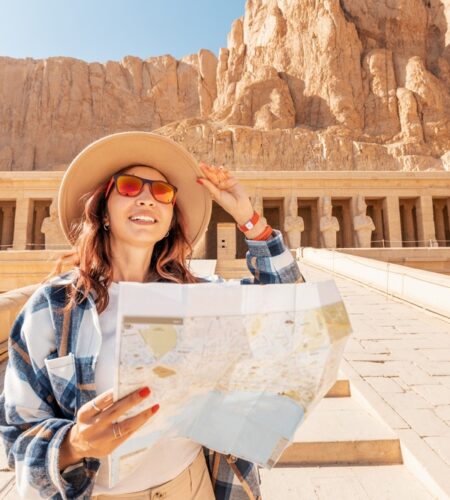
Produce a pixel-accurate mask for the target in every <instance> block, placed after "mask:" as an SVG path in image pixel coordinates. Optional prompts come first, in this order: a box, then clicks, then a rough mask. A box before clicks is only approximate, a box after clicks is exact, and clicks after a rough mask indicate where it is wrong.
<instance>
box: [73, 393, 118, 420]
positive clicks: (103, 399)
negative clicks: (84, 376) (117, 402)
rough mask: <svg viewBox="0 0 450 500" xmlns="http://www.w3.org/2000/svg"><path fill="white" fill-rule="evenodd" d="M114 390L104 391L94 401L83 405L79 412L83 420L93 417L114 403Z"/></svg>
mask: <svg viewBox="0 0 450 500" xmlns="http://www.w3.org/2000/svg"><path fill="white" fill-rule="evenodd" d="M113 402H114V401H113V391H112V389H111V390H109V391H105V392H102V393H101V394H99V395H98V396H96V397H95V398H94V399H93V400H92V401H89V403H86V404H85V405H83V406H82V407H81V408H80V410H79V412H78V418H80V417H81V420H83V419H85V420H89V419H91V418H93V417H94V416H95V415H98V413H100V412H101V411H103V410H106V409H107V408H109V407H110V406H111V405H112V404H113Z"/></svg>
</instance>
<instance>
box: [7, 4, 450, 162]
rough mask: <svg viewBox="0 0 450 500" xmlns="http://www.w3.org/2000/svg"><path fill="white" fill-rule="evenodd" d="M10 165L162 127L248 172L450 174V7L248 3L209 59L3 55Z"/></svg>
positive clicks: (61, 158) (65, 155)
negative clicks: (97, 59) (92, 59)
mask: <svg viewBox="0 0 450 500" xmlns="http://www.w3.org/2000/svg"><path fill="white" fill-rule="evenodd" d="M0 127H1V130H2V134H1V136H0V170H11V169H13V170H32V169H44V170H48V169H64V168H65V166H66V164H67V163H68V162H69V161H70V160H71V159H72V158H73V157H74V156H75V155H76V153H77V152H78V151H79V150H80V149H81V148H82V147H83V146H85V145H86V144H88V143H89V142H91V141H92V140H94V139H96V138H98V137H101V136H103V135H106V134H108V133H112V132H117V131H122V130H132V129H136V130H137V129H140V130H149V131H150V130H157V131H158V132H159V133H161V134H164V135H168V136H170V137H173V138H174V139H175V140H177V141H179V142H181V143H182V144H184V145H185V146H186V147H187V148H188V149H189V150H190V151H191V152H193V153H194V154H195V155H196V156H197V157H198V158H199V159H203V160H205V161H209V162H211V163H214V164H224V165H227V166H229V167H231V168H235V169H240V170H246V169H247V170H250V169H251V170H255V169H256V170H258V169H263V170H315V169H320V170H427V169H430V170H442V169H446V170H448V169H449V167H448V165H449V162H448V154H449V153H448V152H449V151H450V0H340V1H339V0H247V3H246V7H245V15H244V16H243V17H242V18H240V19H237V20H236V21H235V22H234V23H233V25H232V26H231V31H230V33H229V36H228V43H227V48H224V49H221V50H220V54H219V57H218V59H217V58H216V57H215V55H214V54H212V53H211V52H209V51H208V50H203V49H202V50H201V51H200V52H199V53H198V54H195V55H190V56H186V57H184V58H183V59H181V60H180V61H177V60H175V59H174V58H173V57H171V56H161V57H155V58H150V59H147V60H145V61H144V60H141V59H139V58H136V57H126V58H124V59H123V60H122V61H121V62H113V61H108V62H107V63H105V64H100V63H91V64H88V63H85V62H83V61H79V60H76V59H70V58H63V57H58V58H50V59H47V60H32V59H25V60H16V59H11V58H0Z"/></svg>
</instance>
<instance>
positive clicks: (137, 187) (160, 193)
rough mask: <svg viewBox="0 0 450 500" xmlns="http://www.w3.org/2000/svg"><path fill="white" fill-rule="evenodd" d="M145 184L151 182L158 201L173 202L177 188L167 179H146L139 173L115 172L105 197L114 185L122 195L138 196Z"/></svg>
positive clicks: (151, 188) (154, 196)
mask: <svg viewBox="0 0 450 500" xmlns="http://www.w3.org/2000/svg"><path fill="white" fill-rule="evenodd" d="M145 184H150V191H151V193H152V195H153V198H155V200H156V201H159V202H160V203H173V204H175V198H176V195H177V188H176V187H175V186H173V185H172V184H169V183H168V182H166V181H160V180H151V179H144V178H142V177H139V176H137V175H131V174H115V175H113V176H112V177H111V179H110V181H109V183H108V186H107V188H106V191H105V199H107V198H108V195H109V193H110V192H111V189H112V187H113V185H115V186H116V190H117V192H118V193H119V194H120V195H122V196H138V195H139V194H140V193H141V191H142V189H143V188H144V186H145Z"/></svg>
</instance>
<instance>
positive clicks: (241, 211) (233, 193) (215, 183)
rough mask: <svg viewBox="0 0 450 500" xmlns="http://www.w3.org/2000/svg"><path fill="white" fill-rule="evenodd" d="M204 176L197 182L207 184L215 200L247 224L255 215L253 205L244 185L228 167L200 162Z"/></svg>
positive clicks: (242, 222)
mask: <svg viewBox="0 0 450 500" xmlns="http://www.w3.org/2000/svg"><path fill="white" fill-rule="evenodd" d="M199 166H200V169H201V170H202V172H203V174H204V176H205V177H204V178H201V179H198V180H197V182H199V183H200V184H202V185H203V186H205V188H206V189H207V190H208V191H209V192H210V194H211V196H212V197H213V199H214V201H215V202H216V203H218V204H219V205H220V206H221V207H222V208H223V209H224V210H226V211H227V212H228V213H229V214H230V215H231V216H232V217H233V218H234V220H235V221H236V222H237V223H238V224H239V225H241V224H245V223H246V222H247V221H248V220H249V219H250V218H251V217H252V215H253V207H252V203H251V201H250V198H249V197H248V195H247V193H246V192H245V189H244V187H243V186H242V184H240V183H239V181H238V180H237V179H236V178H235V177H234V176H233V174H232V173H231V172H230V171H229V170H228V169H227V168H226V167H222V166H221V167H216V166H213V165H208V164H206V163H200V164H199Z"/></svg>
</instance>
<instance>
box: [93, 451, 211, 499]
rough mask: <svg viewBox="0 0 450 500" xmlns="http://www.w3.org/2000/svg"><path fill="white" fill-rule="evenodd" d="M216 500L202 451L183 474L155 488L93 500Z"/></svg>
mask: <svg viewBox="0 0 450 500" xmlns="http://www.w3.org/2000/svg"><path fill="white" fill-rule="evenodd" d="M120 498H123V499H127V500H157V499H163V498H164V499H167V500H214V498H215V497H214V492H213V489H212V484H211V479H210V477H209V473H208V469H207V468H206V461H205V456H204V455H203V451H201V452H200V453H199V454H198V456H197V458H196V459H195V460H194V461H193V462H192V464H191V465H190V466H189V467H188V468H187V469H185V470H184V471H183V472H182V473H181V474H179V475H178V476H177V477H175V478H174V479H172V480H171V481H169V482H167V483H164V484H162V485H160V486H156V487H155V488H149V489H148V490H143V491H138V492H136V493H124V494H122V495H98V496H93V497H92V499H93V500H113V499H116V500H118V499H120Z"/></svg>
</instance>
